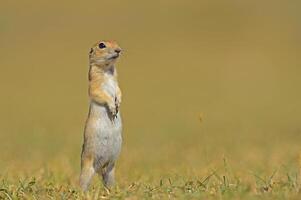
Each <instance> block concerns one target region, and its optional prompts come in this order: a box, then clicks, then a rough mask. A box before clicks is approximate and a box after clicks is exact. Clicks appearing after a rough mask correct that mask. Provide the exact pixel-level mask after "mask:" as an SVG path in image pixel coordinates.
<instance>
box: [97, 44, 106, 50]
mask: <svg viewBox="0 0 301 200" xmlns="http://www.w3.org/2000/svg"><path fill="white" fill-rule="evenodd" d="M98 47H99V48H100V49H104V48H106V45H105V44H104V43H102V42H101V43H99V45H98Z"/></svg>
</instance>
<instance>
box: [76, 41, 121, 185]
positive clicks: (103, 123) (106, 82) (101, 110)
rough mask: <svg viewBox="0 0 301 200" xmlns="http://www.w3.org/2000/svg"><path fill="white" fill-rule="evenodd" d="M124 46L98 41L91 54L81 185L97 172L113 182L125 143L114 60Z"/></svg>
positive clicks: (107, 180) (106, 182)
mask: <svg viewBox="0 0 301 200" xmlns="http://www.w3.org/2000/svg"><path fill="white" fill-rule="evenodd" d="M120 52H121V48H120V47H119V46H118V45H117V43H116V42H114V41H101V42H98V43H96V44H95V45H94V46H93V47H92V48H91V51H90V54H89V62H90V63H89V64H90V69H89V96H90V108H89V114H88V119H87V121H86V126H85V132H84V144H83V148H82V154H81V175H80V186H81V188H82V189H83V190H87V189H88V187H89V184H90V181H91V179H92V177H93V175H94V174H95V173H98V175H99V176H101V177H102V179H103V183H104V185H105V186H106V187H110V186H112V185H113V184H114V166H115V161H116V160H117V158H118V156H119V153H120V149H121V143H122V136H121V132H122V123H121V117H120V112H119V107H120V103H121V91H120V88H119V86H118V82H117V72H116V68H115V65H114V64H115V62H116V60H117V59H118V57H119V55H120Z"/></svg>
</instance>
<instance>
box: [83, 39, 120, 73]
mask: <svg viewBox="0 0 301 200" xmlns="http://www.w3.org/2000/svg"><path fill="white" fill-rule="evenodd" d="M120 54H121V48H120V47H119V46H118V44H117V43H116V42H115V41H99V42H97V43H96V44H94V45H93V46H92V48H91V50H90V53H89V60H90V65H96V66H100V67H106V66H112V65H113V64H114V63H115V62H116V61H117V59H118V57H119V56H120Z"/></svg>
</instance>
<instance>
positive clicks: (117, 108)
mask: <svg viewBox="0 0 301 200" xmlns="http://www.w3.org/2000/svg"><path fill="white" fill-rule="evenodd" d="M120 103H121V99H120V98H117V97H115V107H116V114H118V112H119V108H120Z"/></svg>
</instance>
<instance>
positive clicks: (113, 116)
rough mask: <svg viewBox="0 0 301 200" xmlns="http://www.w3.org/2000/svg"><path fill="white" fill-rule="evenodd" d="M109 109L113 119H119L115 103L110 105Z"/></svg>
mask: <svg viewBox="0 0 301 200" xmlns="http://www.w3.org/2000/svg"><path fill="white" fill-rule="evenodd" d="M108 108H109V112H110V114H111V116H112V118H113V119H115V118H116V117H117V112H118V111H117V107H116V104H115V102H114V103H109V104H108Z"/></svg>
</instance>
